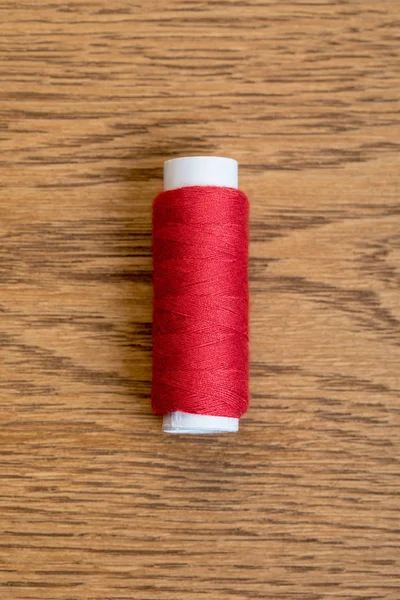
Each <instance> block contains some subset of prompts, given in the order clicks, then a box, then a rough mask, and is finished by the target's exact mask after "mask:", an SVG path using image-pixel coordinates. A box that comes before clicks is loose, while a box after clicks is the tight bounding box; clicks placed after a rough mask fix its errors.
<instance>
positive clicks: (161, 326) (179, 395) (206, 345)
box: [152, 186, 249, 418]
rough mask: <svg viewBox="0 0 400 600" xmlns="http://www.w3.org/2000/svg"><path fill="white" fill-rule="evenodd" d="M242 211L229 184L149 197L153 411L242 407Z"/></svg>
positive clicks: (235, 410)
mask: <svg viewBox="0 0 400 600" xmlns="http://www.w3.org/2000/svg"><path fill="white" fill-rule="evenodd" d="M248 212H249V208H248V201H247V198H246V196H245V195H244V194H243V193H242V192H240V191H238V190H235V189H232V188H220V187H203V186H193V187H185V188H180V189H176V190H170V191H166V192H163V193H161V194H159V195H158V196H157V197H156V198H155V200H154V204H153V264H154V274H153V283H154V315H153V389H152V405H153V410H154V412H155V413H156V414H159V415H163V414H166V413H169V412H173V411H184V412H187V413H195V414H205V415H216V416H225V417H236V418H239V417H240V416H241V415H242V414H243V413H244V412H246V409H247V406H248V312H249V301H248Z"/></svg>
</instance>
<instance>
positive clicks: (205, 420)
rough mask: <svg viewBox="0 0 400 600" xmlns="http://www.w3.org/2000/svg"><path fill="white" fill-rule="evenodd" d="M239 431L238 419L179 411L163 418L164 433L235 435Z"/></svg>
mask: <svg viewBox="0 0 400 600" xmlns="http://www.w3.org/2000/svg"><path fill="white" fill-rule="evenodd" d="M238 430H239V419H234V418H231V417H214V416H210V415H193V414H190V413H185V412H181V411H176V412H172V413H168V414H167V415H164V417H163V431H164V432H165V433H228V432H231V433H235V432H236V431H238Z"/></svg>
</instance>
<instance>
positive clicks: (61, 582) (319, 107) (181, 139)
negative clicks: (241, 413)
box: [0, 0, 400, 600]
mask: <svg viewBox="0 0 400 600" xmlns="http://www.w3.org/2000/svg"><path fill="white" fill-rule="evenodd" d="M0 8H1V11H0V14H1V17H2V25H1V31H2V34H1V40H0V46H1V54H0V56H1V85H0V128H1V142H0V143H1V150H2V152H1V164H0V184H1V190H0V194H1V225H0V231H1V246H0V281H1V291H0V310H1V331H0V335H1V349H0V355H1V372H0V389H1V392H0V394H1V399H0V418H1V425H2V427H1V441H0V452H1V470H0V475H1V483H0V531H1V537H0V545H1V550H0V598H1V600H3V599H4V600H12V599H18V600H22V599H24V600H28V599H29V600H33V599H37V600H39V599H40V600H128V599H129V600H131V599H132V600H202V599H207V600H250V599H260V600H264V599H270V600H319V599H321V598H329V599H353V600H355V599H357V600H361V599H363V600H364V599H365V600H367V599H368V600H371V599H385V600H389V599H390V600H398V599H399V598H400V567H399V559H400V552H399V551H400V529H399V525H400V499H399V492H400V467H399V459H400V452H399V451H400V433H399V431H400V430H399V425H400V409H399V390H400V377H399V366H400V292H399V286H400V202H399V189H400V187H399V184H400V153H399V150H400V142H399V140H400V117H399V110H400V101H399V97H400V96H399V92H400V62H399V51H400V38H399V19H400V5H399V2H398V0H381V1H380V2H377V1H376V0H362V1H357V0H355V1H354V2H352V1H349V0H348V1H345V0H343V1H339V0H338V1H336V2H332V1H329V0H321V1H317V0H315V1H309V2H304V1H302V0H301V1H300V0H299V1H292V2H290V1H289V2H285V1H282V2H276V1H275V2H273V1H262V0H251V1H243V2H235V1H230V0H220V1H219V2H214V1H212V0H208V1H207V0H205V1H202V0H197V1H193V0H170V1H169V2H165V1H161V0H155V1H151V2H150V1H148V2H145V1H143V0H138V1H136V2H128V1H127V0H126V1H125V0H114V1H113V2H106V1H105V0H91V1H88V0H71V1H69V2H66V3H61V2H36V1H34V0H26V1H25V2H13V1H10V0H5V1H3V2H1V4H0ZM195 154H211V155H222V156H233V157H235V158H237V159H238V161H239V162H240V176H241V187H242V189H244V190H245V191H246V192H247V193H248V195H249V197H250V199H251V211H252V214H251V249H250V252H251V258H250V275H251V300H252V312H251V325H252V346H251V351H252V365H251V391H252V401H251V407H250V410H249V412H248V414H247V415H246V417H245V418H243V420H242V422H241V429H240V432H239V434H237V435H226V436H219V437H218V436H217V437H215V436H211V437H207V436H205V437H200V436H195V437H190V436H182V437H179V436H178V437H173V436H168V435H164V434H162V433H161V428H160V420H159V419H158V418H157V417H154V416H153V415H152V413H151V409H150V403H149V391H150V364H151V298H152V288H151V255H150V249H151V228H150V207H151V201H152V198H153V196H154V195H155V194H156V193H157V192H158V191H159V190H160V189H161V185H162V166H163V161H164V160H166V159H169V158H172V157H176V156H185V155H189V156H190V155H195Z"/></svg>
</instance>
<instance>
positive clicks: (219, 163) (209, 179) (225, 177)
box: [164, 156, 238, 190]
mask: <svg viewBox="0 0 400 600" xmlns="http://www.w3.org/2000/svg"><path fill="white" fill-rule="evenodd" d="M189 185H217V186H219V187H230V188H235V189H237V188H238V163H237V161H236V160H234V159H233V158H222V157H221V156H189V157H185V158H173V159H172V160H167V161H166V162H165V163H164V190H175V189H176V188H181V187H188V186H189Z"/></svg>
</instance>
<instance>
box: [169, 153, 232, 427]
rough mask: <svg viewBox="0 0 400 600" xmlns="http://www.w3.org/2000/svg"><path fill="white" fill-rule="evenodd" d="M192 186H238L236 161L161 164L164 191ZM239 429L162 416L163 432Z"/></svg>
mask: <svg viewBox="0 0 400 600" xmlns="http://www.w3.org/2000/svg"><path fill="white" fill-rule="evenodd" d="M191 185H216V186H219V187H230V188H235V189H237V188H238V163H237V161H236V160H234V159H233V158H223V157H221V156H189V157H185V158H173V159H172V160H167V161H166V162H165V163H164V190H165V191H167V190H175V189H177V188H181V187H188V186H191ZM238 429H239V419H235V418H232V417H218V416H213V415H195V414H190V413H186V412H181V411H176V412H172V413H168V414H167V415H164V417H163V431H165V432H166V433H199V434H204V433H225V432H235V431H238Z"/></svg>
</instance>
